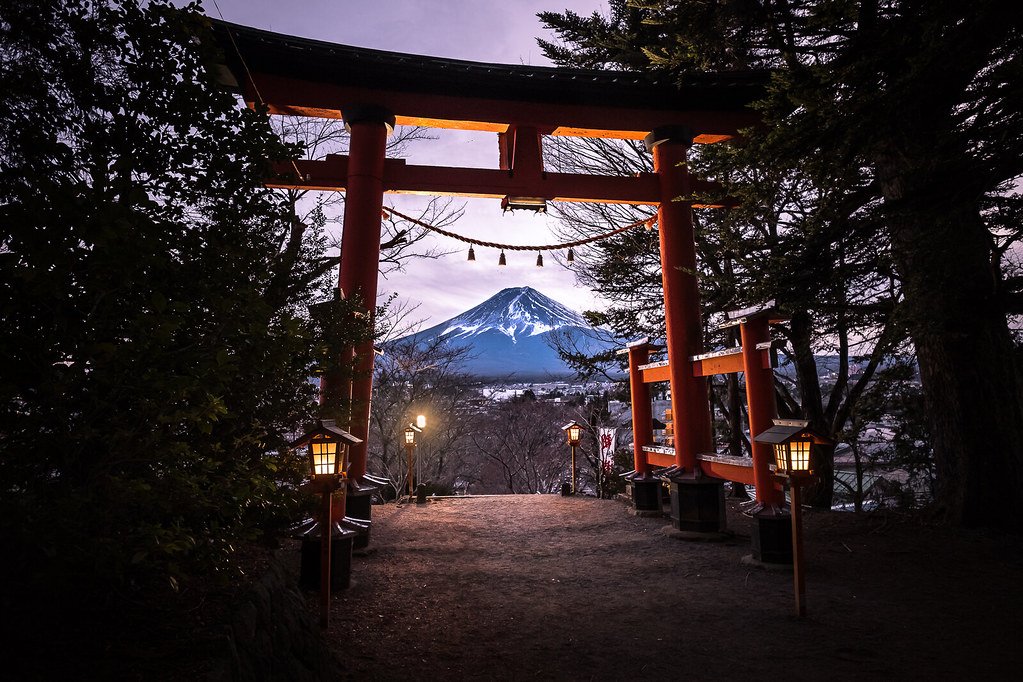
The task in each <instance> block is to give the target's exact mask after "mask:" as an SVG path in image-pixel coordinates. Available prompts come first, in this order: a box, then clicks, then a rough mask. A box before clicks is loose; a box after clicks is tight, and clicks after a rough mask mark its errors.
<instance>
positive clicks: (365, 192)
mask: <svg viewBox="0 0 1023 682" xmlns="http://www.w3.org/2000/svg"><path fill="white" fill-rule="evenodd" d="M342 117H343V118H344V121H345V125H346V126H347V127H348V129H349V131H350V134H351V139H350V145H349V160H348V178H347V182H346V193H345V212H344V226H343V228H342V232H341V268H340V270H341V272H340V275H339V278H338V288H339V289H340V295H341V296H342V297H347V298H350V299H354V300H355V301H356V302H357V303H358V305H359V307H361V308H362V310H363V311H364V313H365V314H366V316H367V318H368V320H369V321H370V323H371V324H372V322H373V318H374V313H375V310H376V299H377V281H378V279H379V261H380V221H381V211H382V210H383V205H384V158H385V156H386V151H387V136H388V134H389V133H390V131H391V130H393V129H394V116H393V115H391V114H390V112H388V111H386V110H383V109H381V108H379V107H369V106H362V107H350V108H345V109H344V110H343V111H342ZM345 359H346V360H349V361H352V360H354V363H355V364H354V375H353V376H352V378H350V379H346V380H343V381H341V382H340V385H337V386H335V385H332V383H333V382H331V380H330V378H328V377H324V379H323V380H324V382H325V383H324V385H323V387H322V390H321V400H323V399H325V398H326V396H332V397H333V398H334V399H336V400H338V401H341V402H343V401H344V400H346V399H347V400H348V403H349V405H350V410H351V412H350V419H349V420H348V431H349V432H350V433H351V434H352V435H353V436H355V437H356V438H359V439H361V441H362V442H361V443H359V444H358V445H353V446H351V447H350V449H349V457H350V461H349V465H348V481H349V487H350V489H349V494H348V499H347V509H346V510H342V513H341V515H342V516H343V515H345V514H347V515H348V516H351V517H353V518H356V519H367V520H368V519H369V518H370V508H369V506H370V495H369V493H370V488H369V487H365V489H364V487H363V486H361V485H360V481H361V479H362V478H363V477H364V476H365V474H366V454H367V448H368V446H369V412H370V402H371V400H372V395H373V360H374V353H373V340H372V339H369V340H367V341H365V342H363V343H361V344H360V345H358V346H357V347H355V348H353V349H352V350H351V351H350V352H349V353H348V354H347V356H346V358H345ZM335 404H337V403H335Z"/></svg>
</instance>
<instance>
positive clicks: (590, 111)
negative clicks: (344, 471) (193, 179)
mask: <svg viewBox="0 0 1023 682" xmlns="http://www.w3.org/2000/svg"><path fill="white" fill-rule="evenodd" d="M214 32H215V35H217V38H218V41H219V44H220V45H221V46H222V49H223V51H224V53H225V63H224V64H222V65H221V66H220V67H219V78H220V80H221V82H222V83H223V84H225V85H226V86H228V87H232V88H234V89H236V90H237V91H239V92H240V93H241V94H242V97H243V98H244V99H245V100H246V102H248V103H249V104H250V106H263V107H265V108H266V109H267V110H268V111H269V112H270V113H278V114H292V115H302V116H317V117H324V118H342V119H344V121H345V123H346V125H347V126H348V127H349V129H350V131H351V145H350V153H349V155H348V156H347V157H346V156H341V155H335V156H328V157H327V158H326V159H324V160H320V161H296V162H295V164H294V165H293V164H291V163H288V164H286V165H282V166H281V167H280V168H279V170H280V171H281V173H280V175H279V176H278V177H277V178H275V179H273V180H271V181H270V182H269V183H268V184H270V185H271V186H274V187H293V188H305V189H322V190H344V191H346V192H347V199H346V203H345V215H344V228H343V233H342V245H343V249H342V258H341V272H340V280H339V286H340V288H341V289H342V291H343V292H344V294H346V295H348V296H358V297H360V301H361V305H362V306H363V307H364V308H365V309H366V310H367V311H368V312H370V313H371V312H372V310H373V306H374V303H375V301H376V295H377V270H378V262H379V255H380V253H379V247H380V211H381V207H382V202H383V194H384V193H385V192H394V193H411V194H432V195H457V196H469V197H495V198H498V197H506V196H513V197H530V198H543V199H546V200H557V201H592V202H606V203H631V204H645V205H656V206H657V207H658V212H659V224H660V228H659V229H660V239H661V245H660V246H661V264H662V268H661V269H662V277H663V284H664V292H665V312H666V318H667V331H666V342H667V351H668V355H669V358H670V359H671V360H672V362H671V363H670V367H669V369H668V378H669V380H670V382H671V395H672V409H673V411H674V412H673V413H674V415H676V423H677V424H679V428H678V433H679V434H680V440H679V443H678V444H677V447H676V449H675V453H674V459H675V462H676V464H677V465H678V466H680V467H681V468H682V469H684V470H686V471H689V472H697V473H698V471H699V465H698V464H697V455H698V453H700V452H707V451H709V450H711V449H712V446H713V443H712V442H711V431H710V413H709V405H708V402H707V400H706V383H705V381H706V380H705V378H704V377H703V376H700V375H698V374H696V373H694V372H693V371H692V369H691V367H692V365H691V363H690V362H689V361H688V358H690V357H691V356H694V355H698V354H699V353H701V352H702V338H701V324H700V306H699V290H698V286H697V281H696V276H695V270H696V255H695V245H694V239H693V222H692V211H691V209H692V208H693V207H694V206H695V207H701V206H706V205H707V204H701V203H697V202H694V201H693V200H692V195H693V194H697V193H701V192H706V191H709V190H711V189H713V187H714V186H713V185H712V184H710V183H705V182H702V181H699V180H697V179H696V178H693V177H692V176H691V175H690V174H689V172H688V170H687V169H686V167H685V163H686V156H687V151H688V149H689V147H690V146H691V145H692V144H693V143H694V142H696V143H714V142H719V141H722V140H727V139H730V138H733V137H735V136H737V135H738V134H739V131H740V129H741V128H743V127H748V126H751V125H755V124H756V123H757V120H758V118H757V116H756V115H755V114H754V113H753V112H752V111H751V110H749V109H748V108H747V105H748V104H749V103H750V102H752V101H753V100H755V99H756V98H757V97H758V96H759V95H760V94H761V93H762V91H763V87H764V85H765V84H766V74H765V73H763V72H757V73H753V72H749V73H729V74H701V75H692V76H688V77H686V79H685V80H684V81H683V83H682V84H681V86H679V85H678V84H677V83H675V82H673V81H670V80H669V79H668V78H667V77H664V78H663V79H662V80H660V81H659V80H657V79H655V78H652V77H650V76H649V75H646V74H641V73H624V72H613V71H585V70H578V69H560V68H549V67H526V66H508V65H495V64H481V63H475V62H465V61H457V60H449V59H438V58H433V57H423V56H419V55H406V54H399V53H391V52H381V51H377V50H366V49H362V48H354V47H349V46H344V45H334V44H330V43H324V42H319V41H311V40H306V39H302V38H296V37H292V36H283V35H279V34H274V33H269V32H266V31H260V30H256V29H251V28H247V27H243V26H237V25H232V24H227V23H224V22H214ZM396 123H397V124H405V125H420V126H428V127H438V128H453V129H462V130H480V131H491V132H496V133H498V134H499V141H500V145H499V147H500V161H499V164H498V166H499V168H498V169H470V168H447V167H438V166H415V165H410V164H406V163H405V162H404V161H401V160H395V159H385V158H384V154H385V147H386V135H387V133H388V131H389V130H390V128H391V127H393V126H394V125H395V124H396ZM542 135H571V136H582V137H604V138H616V139H644V140H646V142H647V146H648V149H650V150H651V151H652V153H653V155H654V164H655V172H654V173H646V174H640V175H638V176H633V177H602V176H591V175H577V174H565V173H547V172H545V171H544V168H543V161H542V148H541V139H542ZM296 168H297V171H298V172H297V174H296V172H295V169H296ZM355 352H356V355H357V357H358V366H359V370H360V371H361V372H362V376H363V377H364V378H361V379H357V380H356V381H355V382H354V383H353V384H352V385H351V386H350V387H349V386H345V387H332V390H339V391H341V392H342V393H348V394H349V395H350V396H351V399H352V403H353V405H354V408H353V416H352V421H351V423H350V428H349V429H348V430H349V431H350V432H351V433H352V434H353V435H354V436H356V437H357V438H360V439H362V441H363V443H362V445H361V446H359V447H357V448H355V449H353V451H352V453H351V465H350V470H349V471H350V474H351V477H352V478H353V479H356V480H357V479H359V478H361V477H363V476H364V475H365V470H366V469H365V468H366V454H367V450H366V448H367V442H368V427H369V402H370V396H371V392H372V367H373V352H372V347H371V345H370V344H365V345H364V347H361V348H358V349H355ZM634 390H635V383H634ZM647 412H649V410H648V411H647ZM638 414H642V410H640V411H639V413H638ZM647 416H649V415H647ZM643 428H644V427H643V425H641V424H635V423H634V430H635V432H636V434H637V438H636V441H637V452H638V448H639V444H640V443H641V442H642V441H643V440H644V436H643V434H642V433H641V431H642V430H643ZM772 490H773V489H772ZM766 494H769V493H768V492H767V491H765V495H766ZM367 506H368V503H367ZM363 518H368V509H367V515H366V516H365V517H363Z"/></svg>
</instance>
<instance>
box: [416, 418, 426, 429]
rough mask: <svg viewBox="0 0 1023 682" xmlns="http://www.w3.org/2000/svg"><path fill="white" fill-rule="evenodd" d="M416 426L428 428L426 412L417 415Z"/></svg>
mask: <svg viewBox="0 0 1023 682" xmlns="http://www.w3.org/2000/svg"><path fill="white" fill-rule="evenodd" d="M416 428H418V429H425V428H426V415H425V414H421V415H419V416H418V417H416Z"/></svg>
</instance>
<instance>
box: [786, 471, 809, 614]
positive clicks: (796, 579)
mask: <svg viewBox="0 0 1023 682" xmlns="http://www.w3.org/2000/svg"><path fill="white" fill-rule="evenodd" d="M790 484H791V486H792V487H791V489H790V491H791V495H792V580H793V583H794V585H793V587H794V592H795V594H796V616H797V617H798V618H803V617H805V616H806V578H805V576H804V575H803V508H802V501H801V500H800V499H799V487H800V486H799V480H798V479H795V478H793V479H790Z"/></svg>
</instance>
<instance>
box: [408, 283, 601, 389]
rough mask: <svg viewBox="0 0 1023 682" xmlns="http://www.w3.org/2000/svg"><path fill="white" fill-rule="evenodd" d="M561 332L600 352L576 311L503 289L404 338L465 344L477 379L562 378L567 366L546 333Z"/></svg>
mask: <svg viewBox="0 0 1023 682" xmlns="http://www.w3.org/2000/svg"><path fill="white" fill-rule="evenodd" d="M554 331H557V332H558V333H559V334H566V335H570V336H572V337H574V338H575V339H577V341H578V342H579V343H581V344H583V345H585V346H587V347H589V348H590V349H591V350H594V351H595V350H598V349H600V348H601V347H602V346H603V344H601V343H600V342H598V341H597V340H596V338H594V335H593V333H592V328H591V327H590V325H589V324H588V323H587V322H586V319H585V318H584V317H583V316H582V315H580V314H579V313H577V312H575V311H574V310H571V309H569V308H567V307H565V306H564V305H562V304H561V303H558V302H557V301H555V300H554V299H552V298H549V297H548V296H544V295H543V294H541V293H540V292H539V291H537V290H536V289H533V288H532V287H513V288H509V289H503V290H501V291H499V292H498V293H496V294H495V295H493V296H491V297H490V298H488V299H487V300H486V301H484V302H483V303H480V304H479V305H477V306H475V307H474V308H470V309H469V310H467V311H465V312H464V313H462V314H461V315H457V316H455V317H453V318H451V319H450V320H446V321H444V322H441V323H440V324H438V325H435V326H433V327H430V328H429V329H425V330H423V331H421V332H418V333H416V334H412V335H410V336H407V337H405V340H407V339H412V340H415V341H417V342H420V343H423V342H426V341H429V340H432V339H435V338H438V337H439V338H442V339H444V341H445V342H446V343H451V344H454V345H458V346H468V347H470V349H471V354H472V355H473V358H472V359H470V360H468V361H467V367H466V368H465V369H466V371H468V372H471V373H474V374H479V375H481V376H503V375H507V374H515V375H519V376H536V377H540V376H545V375H562V376H563V375H566V374H569V373H570V370H569V368H568V367H567V366H566V365H565V364H564V363H563V362H562V361H561V358H560V357H558V354H557V352H556V351H555V350H554V349H553V348H552V347H551V345H550V343H549V342H550V340H551V337H550V334H551V332H554Z"/></svg>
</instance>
